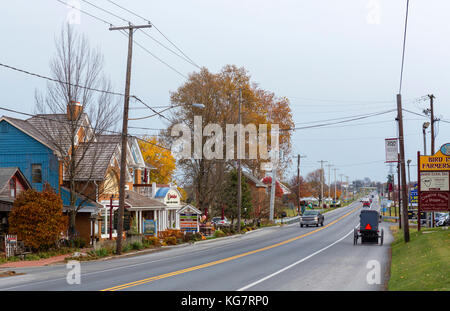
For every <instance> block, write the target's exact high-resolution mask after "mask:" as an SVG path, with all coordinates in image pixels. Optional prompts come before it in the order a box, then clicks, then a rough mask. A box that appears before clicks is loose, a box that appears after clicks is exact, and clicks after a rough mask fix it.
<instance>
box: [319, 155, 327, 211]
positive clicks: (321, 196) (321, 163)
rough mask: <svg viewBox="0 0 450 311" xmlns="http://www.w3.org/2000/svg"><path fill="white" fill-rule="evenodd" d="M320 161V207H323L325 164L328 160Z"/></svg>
mask: <svg viewBox="0 0 450 311" xmlns="http://www.w3.org/2000/svg"><path fill="white" fill-rule="evenodd" d="M318 162H319V163H320V200H319V207H320V208H322V200H323V164H324V163H326V162H328V161H324V160H320V161H318Z"/></svg>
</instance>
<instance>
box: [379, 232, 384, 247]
mask: <svg viewBox="0 0 450 311" xmlns="http://www.w3.org/2000/svg"><path fill="white" fill-rule="evenodd" d="M383 239H384V230H383V228H381V237H380V246H382V245H383Z"/></svg>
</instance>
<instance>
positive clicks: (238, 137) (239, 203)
mask: <svg viewBox="0 0 450 311" xmlns="http://www.w3.org/2000/svg"><path fill="white" fill-rule="evenodd" d="M241 105H242V89H241V88H239V116H238V126H239V130H238V131H239V132H238V136H237V140H238V142H237V145H238V152H237V170H238V171H237V173H238V191H237V193H238V201H237V208H238V229H237V230H238V232H239V233H240V232H241V205H242V185H241V178H242V168H241V148H242V147H243V146H241V126H242V120H241Z"/></svg>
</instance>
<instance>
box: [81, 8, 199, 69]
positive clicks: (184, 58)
mask: <svg viewBox="0 0 450 311" xmlns="http://www.w3.org/2000/svg"><path fill="white" fill-rule="evenodd" d="M81 1H83V2H85V3H87V4H89V5H91V6H93V7H94V8H96V9H98V10H101V11H102V12H105V13H107V14H110V15H111V16H114V17H115V18H118V19H120V20H122V21H124V22H126V23H130V24H133V23H131V21H129V20H127V19H125V18H123V17H121V16H119V15H117V14H115V13H112V12H111V11H109V10H106V9H104V8H102V7H100V6H98V5H95V4H93V3H91V2H89V1H87V0H81ZM110 2H111V3H112V4H114V5H116V6H119V5H117V4H116V3H114V2H112V1H110ZM119 7H120V8H122V7H121V6H119ZM122 9H124V8H122ZM147 22H148V23H149V24H150V25H152V27H154V28H155V29H156V30H157V31H158V32H160V31H159V30H158V29H157V28H156V27H155V26H154V25H153V24H152V23H151V22H150V21H149V20H147ZM139 30H140V31H141V32H142V33H143V34H144V35H146V36H147V37H149V38H150V39H152V40H153V41H155V42H156V43H158V44H159V45H160V46H162V47H163V48H165V49H166V50H168V51H170V52H171V53H173V54H174V55H176V56H178V57H179V58H181V59H182V60H184V61H186V62H188V63H190V64H191V65H193V66H195V67H197V68H198V69H201V67H199V66H198V65H197V64H195V63H194V62H193V61H192V60H191V59H190V58H188V57H187V56H186V55H185V57H183V56H181V55H179V54H178V53H176V52H175V51H173V50H172V49H170V48H168V47H167V46H165V45H164V44H163V43H161V42H160V41H158V40H157V39H155V38H153V37H152V36H151V35H149V34H148V33H147V32H145V31H144V30H143V29H139ZM168 41H169V40H168ZM169 42H170V41H169Z"/></svg>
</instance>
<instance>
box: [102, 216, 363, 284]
mask: <svg viewBox="0 0 450 311" xmlns="http://www.w3.org/2000/svg"><path fill="white" fill-rule="evenodd" d="M358 209H359V207H357V208H354V209H352V210H351V211H350V212H348V213H346V214H345V215H343V216H341V217H339V218H338V219H336V220H334V221H332V222H330V223H329V224H327V225H325V226H323V227H321V228H318V229H316V230H313V231H310V232H308V233H305V234H303V235H300V236H297V237H294V238H291V239H289V240H285V241H283V242H280V243H276V244H273V245H269V246H266V247H263V248H259V249H256V250H253V251H250V252H246V253H242V254H239V255H235V256H232V257H227V258H224V259H220V260H216V261H212V262H208V263H205V264H202V265H198V266H194V267H190V268H186V269H182V270H178V271H174V272H170V273H166V274H161V275H158V276H153V277H150V278H146V279H143V280H139V281H135V282H130V283H126V284H122V285H117V286H114V287H110V288H106V289H103V290H102V291H117V290H121V289H126V288H130V287H133V286H138V285H142V284H146V283H150V282H153V281H156V280H161V279H165V278H168V277H171V276H175V275H180V274H183V273H186V272H191V271H195V270H199V269H204V268H207V267H211V266H215V265H218V264H221V263H225V262H228V261H231V260H235V259H238V258H242V257H245V256H249V255H253V254H256V253H260V252H263V251H266V250H269V249H272V248H275V247H278V246H281V245H285V244H288V243H291V242H293V241H296V240H298V239H301V238H304V237H307V236H309V235H311V234H314V233H316V232H319V231H321V230H323V229H325V228H328V227H330V226H332V225H334V224H335V223H337V222H338V221H340V220H342V219H343V218H345V217H347V216H348V215H350V214H351V213H353V212H355V211H356V210H358Z"/></svg>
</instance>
